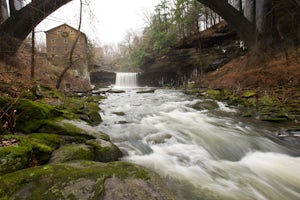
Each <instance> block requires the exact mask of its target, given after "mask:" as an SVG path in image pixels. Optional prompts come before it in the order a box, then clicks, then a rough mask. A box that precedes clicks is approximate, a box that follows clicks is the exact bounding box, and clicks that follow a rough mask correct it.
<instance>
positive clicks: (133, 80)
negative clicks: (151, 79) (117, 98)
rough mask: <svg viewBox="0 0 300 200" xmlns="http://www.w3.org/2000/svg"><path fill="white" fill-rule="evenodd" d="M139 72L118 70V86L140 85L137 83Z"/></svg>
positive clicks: (131, 86)
mask: <svg viewBox="0 0 300 200" xmlns="http://www.w3.org/2000/svg"><path fill="white" fill-rule="evenodd" d="M137 76H138V74H137V73H130V72H118V73H117V74H116V83H115V86H116V87H122V88H135V87H137V86H138V84H137Z"/></svg>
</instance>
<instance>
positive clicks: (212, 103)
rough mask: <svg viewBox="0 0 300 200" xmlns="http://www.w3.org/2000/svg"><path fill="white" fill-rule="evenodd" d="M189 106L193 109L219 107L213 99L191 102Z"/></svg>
mask: <svg viewBox="0 0 300 200" xmlns="http://www.w3.org/2000/svg"><path fill="white" fill-rule="evenodd" d="M191 107H192V108H194V109H195V110H214V109H217V108H219V105H218V103H217V102H215V101H210V100H207V101H200V102H197V103H195V104H193V105H192V106H191Z"/></svg>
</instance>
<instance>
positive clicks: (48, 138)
mask: <svg viewBox="0 0 300 200" xmlns="http://www.w3.org/2000/svg"><path fill="white" fill-rule="evenodd" d="M28 138H29V139H30V141H35V142H38V143H41V144H45V145H47V146H49V147H50V148H52V149H57V148H58V147H59V145H60V143H61V139H60V137H59V136H58V135H56V134H47V133H34V134H30V135H29V136H28Z"/></svg>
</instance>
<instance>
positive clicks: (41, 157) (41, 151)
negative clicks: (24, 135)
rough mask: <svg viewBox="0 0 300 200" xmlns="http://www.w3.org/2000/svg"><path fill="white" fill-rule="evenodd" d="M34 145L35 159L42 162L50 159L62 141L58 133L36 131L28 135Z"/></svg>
mask: <svg viewBox="0 0 300 200" xmlns="http://www.w3.org/2000/svg"><path fill="white" fill-rule="evenodd" d="M28 139H29V140H30V143H31V145H32V150H33V154H34V159H36V160H37V161H38V162H40V164H44V163H46V162H48V161H49V159H50V157H51V155H52V152H53V151H54V150H56V149H57V148H58V147H59V146H60V143H61V139H60V137H59V136H58V135H56V134H46V133H35V134H30V135H29V136H28Z"/></svg>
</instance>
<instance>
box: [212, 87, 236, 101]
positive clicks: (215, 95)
mask: <svg viewBox="0 0 300 200" xmlns="http://www.w3.org/2000/svg"><path fill="white" fill-rule="evenodd" d="M206 95H207V96H208V97H209V98H212V99H216V100H228V99H229V98H230V96H232V92H231V91H230V90H216V89H208V90H206Z"/></svg>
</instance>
